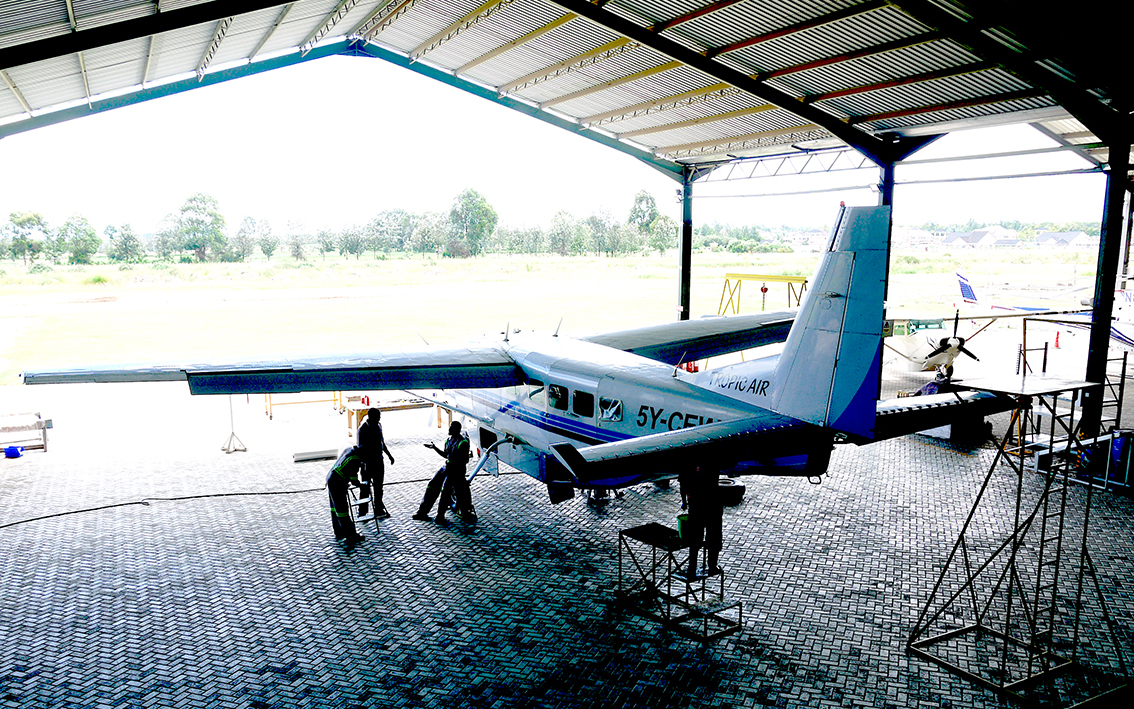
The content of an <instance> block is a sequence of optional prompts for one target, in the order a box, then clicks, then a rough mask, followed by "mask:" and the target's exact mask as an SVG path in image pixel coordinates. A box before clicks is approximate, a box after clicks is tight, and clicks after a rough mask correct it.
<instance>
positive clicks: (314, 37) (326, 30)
mask: <svg viewBox="0 0 1134 709" xmlns="http://www.w3.org/2000/svg"><path fill="white" fill-rule="evenodd" d="M360 2H362V0H339V4H338V5H336V6H335V9H334V10H331V11H330V12H329V13H328V14H327V16H326V17H324V18H323V21H322V22H321V23H319V25H318V26H316V27H315V29H313V30H311V32H310V33H309V34H308V35H307V36H306V37H305V38H304V39H303V41H302V42H300V43H299V53H300V54H307V53H308V52H310V51H311V48H312V47H314V46H315V45H316V44H318V43H319V42H320V41H321V40H322V39H323V38H324V37H326V36H327V35H329V34H330V33H331V31H332V30H334V29H335V26H336V25H338V24H339V23H340V22H342V20H343V18H344V17H346V16H347V14H348V13H350V11H351V10H353V9H354V8H355V7H356V6H357V5H358V3H360Z"/></svg>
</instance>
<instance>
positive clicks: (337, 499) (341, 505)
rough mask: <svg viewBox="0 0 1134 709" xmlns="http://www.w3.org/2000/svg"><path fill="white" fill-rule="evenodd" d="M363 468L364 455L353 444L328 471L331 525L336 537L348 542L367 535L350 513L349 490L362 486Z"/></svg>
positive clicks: (353, 541)
mask: <svg viewBox="0 0 1134 709" xmlns="http://www.w3.org/2000/svg"><path fill="white" fill-rule="evenodd" d="M361 468H362V455H361V454H360V453H359V452H358V447H357V446H351V447H350V448H347V449H346V450H344V451H343V452H342V454H340V455H339V457H338V459H337V460H335V463H334V465H332V466H331V470H330V472H328V473H327V494H328V495H329V496H330V498H331V527H332V528H333V529H334V530H335V539H338V540H339V541H345V542H346V543H347V544H357V543H358V542H361V541H362V540H363V539H365V537H363V536H362V535H361V534H359V533H358V531H357V530H356V529H355V528H354V520H353V519H352V518H351V515H350V499H349V496H348V495H347V491H348V490H349V487H350V486H351V485H354V486H356V487H362V483H361V482H360V481H359V479H358V472H359V470H360V469H361Z"/></svg>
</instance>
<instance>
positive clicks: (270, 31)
mask: <svg viewBox="0 0 1134 709" xmlns="http://www.w3.org/2000/svg"><path fill="white" fill-rule="evenodd" d="M293 7H295V3H293V2H289V3H288V4H286V5H284V7H283V9H282V10H280V14H279V15H277V16H276V21H275V22H273V23H272V26H271V27H269V28H268V31H267V32H265V33H264V36H263V37H261V38H260V41H259V42H257V43H256V48H255V49H253V50H252V52H251V53H250V54H249V55H248V61H252V60H254V59H255V58H256V55H257V54H259V53H260V50H261V49H263V48H264V45H265V44H267V43H268V40H269V39H271V38H272V35H274V34H275V33H276V30H278V29H279V28H280V25H282V24H283V21H284V19H285V18H286V17H287V13H289V12H291V8H293Z"/></svg>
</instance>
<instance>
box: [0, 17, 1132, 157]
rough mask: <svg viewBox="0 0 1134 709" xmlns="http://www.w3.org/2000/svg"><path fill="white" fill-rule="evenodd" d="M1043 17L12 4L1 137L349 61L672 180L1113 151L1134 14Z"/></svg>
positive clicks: (0, 68) (2, 26) (1125, 134)
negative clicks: (1005, 141)
mask: <svg viewBox="0 0 1134 709" xmlns="http://www.w3.org/2000/svg"><path fill="white" fill-rule="evenodd" d="M1098 4H1099V6H1100V7H1099V9H1100V10H1104V11H1105V8H1107V7H1110V8H1112V10H1113V11H1116V12H1117V11H1118V10H1117V8H1116V7H1115V6H1116V5H1117V3H1098ZM1038 15H1039V13H1036V15H1035V16H1023V15H1019V14H1016V13H1014V12H1013V11H1012V10H1011V9H1010V8H1009V7H1008V3H1003V2H998V1H996V0H963V1H962V0H893V1H889V0H609V1H606V0H597V1H595V2H588V1H587V0H487V1H483V2H482V1H481V0H299V1H297V2H290V3H280V2H278V1H276V2H274V1H271V0H269V1H264V0H259V1H257V0H225V1H223V2H222V1H220V0H156V1H155V0H8V1H6V2H4V3H3V4H2V5H0V137H3V136H4V135H9V134H12V133H16V132H20V131H24V130H30V129H32V128H36V127H39V126H42V125H48V124H50V123H55V122H59V121H62V120H69V119H71V118H75V117H79V116H82V115H87V114H90V113H93V112H98V111H103V110H108V109H111V108H115V107H118V106H122V105H127V104H130V103H136V102H139V101H144V100H149V99H151V98H156V97H158V96H162V95H167V94H170V93H176V92H179V91H185V90H189V89H192V88H195V87H197V86H200V85H206V84H208V83H215V82H217V81H226V80H229V79H233V78H238V77H240V76H246V75H249V74H253V73H258V72H260V71H265V70H269V69H273V68H277V67H280V66H287V65H289V64H295V63H298V62H303V61H309V60H311V59H316V58H320V57H324V56H329V55H335V54H350V55H366V56H374V57H379V58H383V59H386V60H388V61H391V62H394V63H397V64H400V65H402V66H405V67H407V68H410V69H412V70H415V71H419V72H421V73H424V74H427V75H429V76H432V77H433V78H435V79H438V80H441V81H444V82H446V83H449V84H452V85H454V86H457V87H459V88H463V89H465V90H467V91H470V92H473V93H476V94H478V95H481V96H483V97H484V98H487V99H489V100H494V101H497V102H500V103H503V104H505V105H508V106H510V107H512V108H514V109H516V110H520V111H524V112H526V113H529V114H531V115H533V116H536V117H538V118H541V119H543V120H546V121H549V122H551V123H554V124H556V125H560V126H561V127H564V128H567V129H569V130H573V131H576V132H578V133H580V134H581V135H585V136H587V137H590V138H592V139H595V140H599V141H600V142H603V143H606V144H607V145H610V146H612V147H615V148H617V149H620V150H623V151H625V152H628V153H630V154H632V155H635V156H636V157H638V158H640V159H642V160H645V161H646V162H648V163H650V164H652V165H654V166H655V167H657V168H658V169H661V170H663V171H665V172H667V173H669V174H672V175H675V176H676V175H679V174H680V173H681V171H682V169H683V165H686V164H703V163H709V164H714V163H720V162H722V161H728V160H731V159H734V158H737V157H746V156H756V155H766V154H783V153H785V152H786V153H790V152H793V151H805V150H808V149H816V148H824V147H834V146H841V145H850V146H851V147H853V148H855V149H857V150H859V151H861V152H863V153H864V154H865V155H866V156H867V157H869V158H870V159H872V160H875V161H876V162H877V161H879V160H883V161H886V160H897V159H900V158H901V157H904V156H905V155H906V154H908V153H910V152H912V151H913V150H916V148H917V147H919V146H920V145H922V144H923V143H924V142H925V140H926V139H927V136H933V135H938V134H941V133H945V132H949V131H952V130H957V129H960V128H966V127H975V126H979V125H995V124H1002V123H1021V122H1028V123H1033V124H1036V125H1037V126H1039V127H1041V129H1043V130H1045V131H1046V132H1047V133H1048V134H1049V135H1051V136H1052V137H1054V138H1056V139H1057V140H1059V141H1060V142H1062V143H1064V144H1066V145H1078V146H1079V150H1080V151H1081V153H1082V154H1083V155H1085V156H1088V157H1090V158H1091V159H1093V160H1096V161H1105V160H1106V157H1107V153H1106V151H1107V149H1108V148H1107V146H1108V145H1111V144H1115V145H1117V144H1126V145H1128V144H1129V141H1130V137H1129V136H1130V134H1131V133H1130V125H1131V116H1130V111H1131V108H1132V106H1131V97H1130V88H1129V87H1130V82H1129V81H1128V79H1127V77H1125V76H1121V75H1120V67H1122V66H1123V65H1124V63H1123V62H1121V61H1120V60H1119V58H1120V51H1121V49H1120V47H1121V46H1122V42H1120V41H1119V40H1120V37H1121V35H1120V34H1119V33H1120V32H1121V30H1120V27H1121V25H1122V24H1123V23H1122V22H1120V19H1119V18H1117V17H1114V18H1110V20H1109V21H1108V20H1107V19H1106V18H1100V17H1098V15H1097V13H1094V12H1092V13H1091V16H1092V23H1091V26H1090V27H1089V28H1088V27H1086V26H1084V27H1082V28H1080V29H1081V30H1083V31H1082V32H1079V33H1076V32H1073V31H1069V30H1071V29H1073V28H1070V27H1068V25H1069V24H1074V22H1075V19H1074V18H1075V17H1076V15H1075V14H1074V13H1072V14H1068V15H1061V16H1060V18H1058V21H1056V19H1057V18H1054V17H1053V16H1051V15H1050V14H1047V13H1044V14H1043V16H1042V17H1040V16H1038ZM1088 30H1089V31H1090V33H1089V34H1088ZM1108 33H1109V34H1108ZM366 88H367V87H360V89H366ZM375 89H376V90H381V87H375ZM1124 141H1125V142H1124Z"/></svg>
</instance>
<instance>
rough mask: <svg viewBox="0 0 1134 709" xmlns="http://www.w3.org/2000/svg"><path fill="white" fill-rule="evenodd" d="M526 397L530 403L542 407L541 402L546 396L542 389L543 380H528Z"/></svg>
mask: <svg viewBox="0 0 1134 709" xmlns="http://www.w3.org/2000/svg"><path fill="white" fill-rule="evenodd" d="M528 387H529V389H528V399H530V400H531V402H532V404H534V405H536V406H538V407H540V408H543V402H544V399H545V398H546V397H545V396H544V391H543V382H540V381H536V380H535V379H530V380H528Z"/></svg>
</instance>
